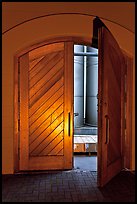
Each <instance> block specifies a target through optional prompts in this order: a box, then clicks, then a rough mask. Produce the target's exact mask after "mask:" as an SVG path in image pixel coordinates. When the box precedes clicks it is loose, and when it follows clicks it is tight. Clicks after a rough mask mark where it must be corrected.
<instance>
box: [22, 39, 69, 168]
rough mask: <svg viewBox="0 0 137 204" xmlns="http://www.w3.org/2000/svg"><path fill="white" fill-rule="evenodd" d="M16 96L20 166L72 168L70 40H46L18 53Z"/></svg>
mask: <svg viewBox="0 0 137 204" xmlns="http://www.w3.org/2000/svg"><path fill="white" fill-rule="evenodd" d="M19 98H20V100H19V121H20V130H19V131H20V132H19V135H20V136H19V139H20V140H19V148H20V160H19V169H20V170H50V169H71V168H72V152H73V151H72V147H73V144H72V143H73V141H72V135H73V44H72V43H71V42H65V43H64V42H61V43H53V44H48V45H45V46H42V47H39V48H37V49H34V50H32V51H30V52H29V53H26V54H25V55H23V56H21V57H20V70H19Z"/></svg>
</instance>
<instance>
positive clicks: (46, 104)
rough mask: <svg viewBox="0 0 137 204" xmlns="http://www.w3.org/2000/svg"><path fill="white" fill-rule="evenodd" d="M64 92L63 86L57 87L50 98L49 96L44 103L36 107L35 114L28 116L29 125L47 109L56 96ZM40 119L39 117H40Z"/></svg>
mask: <svg viewBox="0 0 137 204" xmlns="http://www.w3.org/2000/svg"><path fill="white" fill-rule="evenodd" d="M63 92H64V88H63V87H61V88H60V89H58V90H57V91H56V92H55V93H54V94H53V95H52V96H51V98H49V99H48V100H45V103H43V105H42V106H41V107H39V108H38V109H37V111H35V114H33V115H32V116H31V117H30V118H29V125H30V126H31V125H32V124H33V123H34V122H35V121H37V120H38V119H39V118H40V117H41V116H42V115H43V113H44V112H45V111H46V110H48V109H49V108H50V107H51V105H52V104H54V103H55V102H56V101H57V100H58V98H60V97H61V96H62V95H63ZM40 120H41V119H40Z"/></svg>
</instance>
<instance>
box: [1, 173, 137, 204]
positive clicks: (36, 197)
mask: <svg viewBox="0 0 137 204" xmlns="http://www.w3.org/2000/svg"><path fill="white" fill-rule="evenodd" d="M96 180H97V172H96V171H89V170H80V169H74V170H70V171H47V172H41V173H40V172H39V173H38V172H37V173H35V174H34V173H33V174H24V175H21V174H18V175H3V176H2V202H135V175H134V174H132V173H130V172H128V171H122V172H121V173H120V174H119V175H117V176H116V177H115V178H114V179H112V180H111V182H109V183H108V184H107V185H106V186H105V187H103V188H98V187H97V182H96Z"/></svg>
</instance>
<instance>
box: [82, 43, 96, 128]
mask: <svg viewBox="0 0 137 204" xmlns="http://www.w3.org/2000/svg"><path fill="white" fill-rule="evenodd" d="M87 52H94V53H98V49H96V48H92V47H87ZM97 93H98V57H95V56H87V66H86V118H85V122H86V123H87V124H89V125H91V126H97Z"/></svg>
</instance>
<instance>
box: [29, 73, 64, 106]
mask: <svg viewBox="0 0 137 204" xmlns="http://www.w3.org/2000/svg"><path fill="white" fill-rule="evenodd" d="M62 77H63V69H60V70H59V71H58V72H56V73H55V74H54V75H53V76H52V77H51V78H49V79H47V81H46V82H44V84H43V86H42V87H41V89H40V90H38V91H37V92H36V90H33V93H32V96H31V95H30V92H29V105H30V107H32V106H33V104H34V103H36V102H37V101H38V100H39V99H40V98H41V97H42V96H43V95H44V94H45V93H46V92H47V91H48V90H49V89H50V88H51V87H52V86H53V85H54V84H55V83H56V82H57V81H59V80H60V79H61V78H62Z"/></svg>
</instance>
